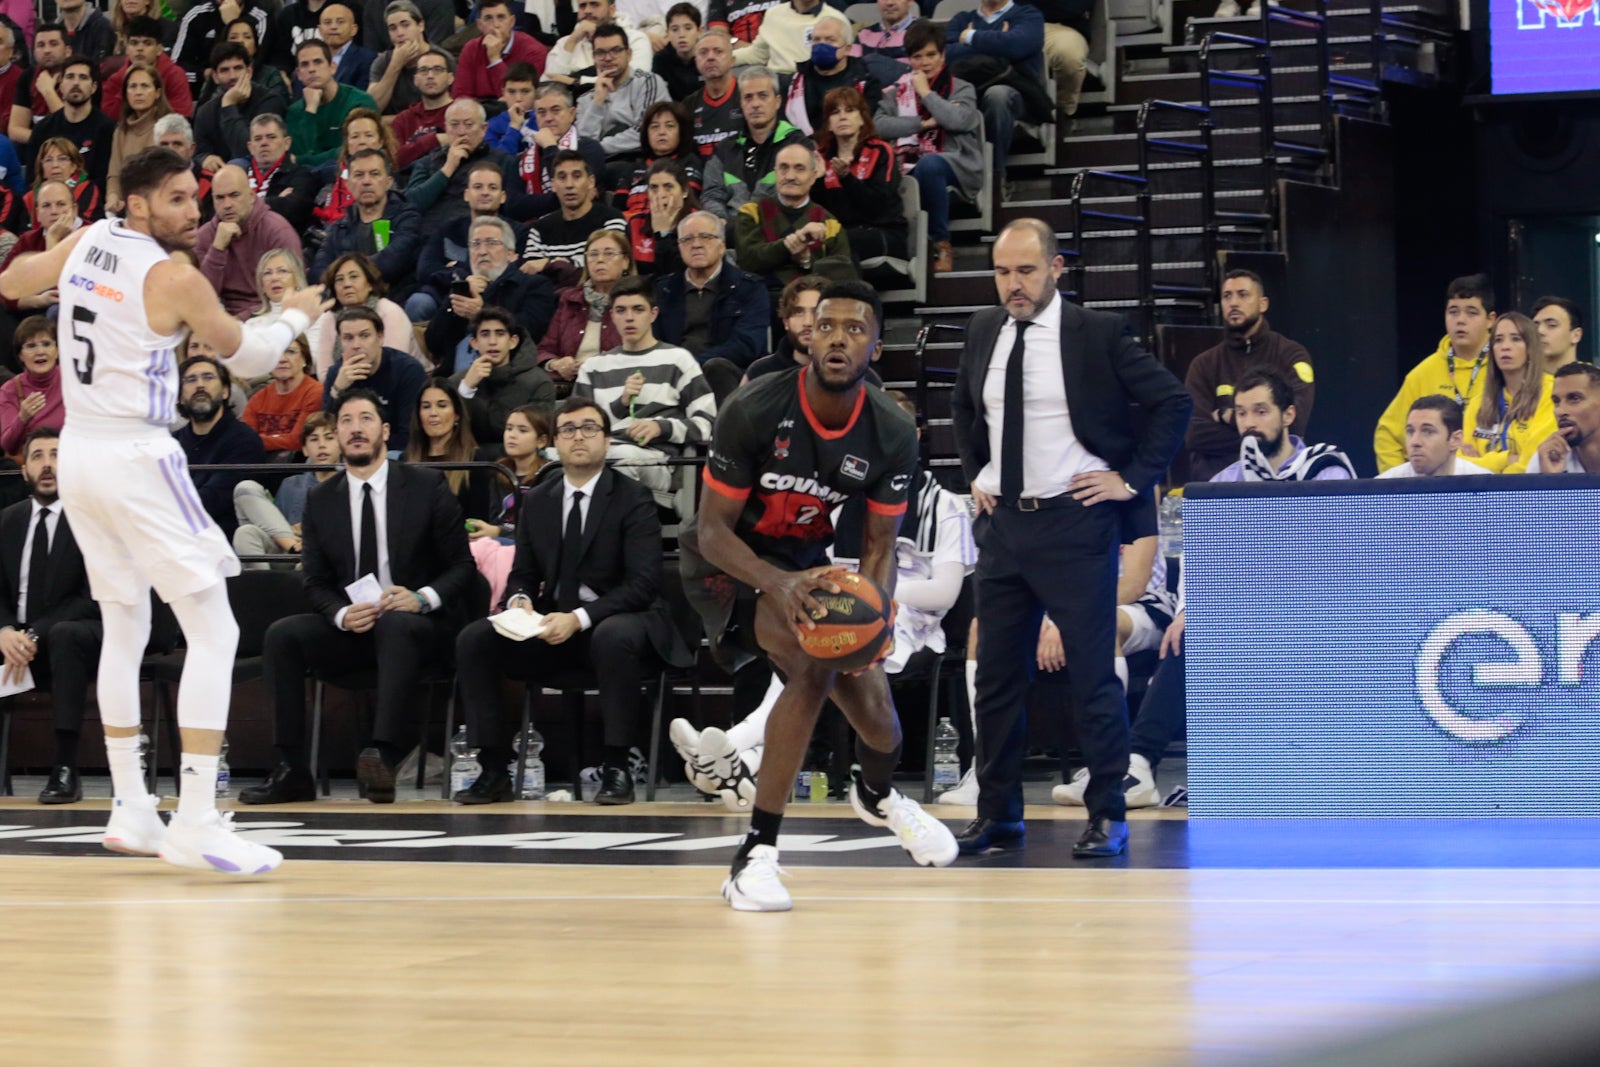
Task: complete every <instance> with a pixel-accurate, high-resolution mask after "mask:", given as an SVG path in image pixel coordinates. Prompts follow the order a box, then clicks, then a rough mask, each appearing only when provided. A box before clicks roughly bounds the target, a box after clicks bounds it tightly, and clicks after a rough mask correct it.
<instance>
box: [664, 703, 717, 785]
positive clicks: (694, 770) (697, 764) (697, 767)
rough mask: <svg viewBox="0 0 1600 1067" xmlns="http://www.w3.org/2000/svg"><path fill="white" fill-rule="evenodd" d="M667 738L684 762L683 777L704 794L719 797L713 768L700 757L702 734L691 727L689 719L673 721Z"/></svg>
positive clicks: (668, 729)
mask: <svg viewBox="0 0 1600 1067" xmlns="http://www.w3.org/2000/svg"><path fill="white" fill-rule="evenodd" d="M667 737H668V738H669V739H670V740H671V741H672V747H673V748H674V749H676V750H677V752H678V757H679V758H680V759H682V760H683V776H684V777H685V778H687V779H689V784H690V785H693V786H694V787H695V788H696V789H698V790H700V792H702V793H707V794H710V795H711V796H716V795H717V780H716V778H714V777H713V776H712V774H711V767H710V766H709V764H708V763H707V762H706V761H705V760H704V759H703V758H701V755H700V732H699V731H698V730H696V729H695V728H694V727H693V726H690V725H689V720H688V719H673V720H672V725H670V726H669V727H668V728H667Z"/></svg>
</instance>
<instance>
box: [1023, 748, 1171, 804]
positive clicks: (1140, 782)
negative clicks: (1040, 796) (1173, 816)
mask: <svg viewBox="0 0 1600 1067" xmlns="http://www.w3.org/2000/svg"><path fill="white" fill-rule="evenodd" d="M1088 788H1089V768H1087V767H1079V768H1078V769H1077V770H1076V771H1074V772H1073V773H1072V781H1070V782H1068V783H1067V784H1066V785H1058V786H1056V787H1055V788H1054V789H1052V790H1050V799H1051V800H1053V801H1055V802H1056V803H1057V804H1061V805H1063V806H1065V807H1069V808H1081V807H1083V794H1084V791H1085V790H1087V789H1088ZM1122 797H1123V801H1124V803H1126V804H1127V806H1128V807H1130V808H1153V807H1155V806H1156V805H1158V804H1160V803H1161V793H1160V791H1159V790H1157V789H1156V773H1155V771H1154V770H1153V769H1152V768H1151V766H1150V761H1149V760H1147V759H1145V758H1144V757H1143V756H1141V755H1139V754H1138V753H1137V752H1135V753H1133V754H1131V755H1130V756H1129V757H1128V773H1127V775H1126V777H1124V778H1123V779H1122Z"/></svg>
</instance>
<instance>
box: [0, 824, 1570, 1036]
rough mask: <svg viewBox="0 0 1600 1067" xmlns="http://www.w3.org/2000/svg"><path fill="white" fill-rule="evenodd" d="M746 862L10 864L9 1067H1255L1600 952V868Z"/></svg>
mask: <svg viewBox="0 0 1600 1067" xmlns="http://www.w3.org/2000/svg"><path fill="white" fill-rule="evenodd" d="M405 807H409V806H408V805H397V808H405ZM642 807H645V806H643V805H636V806H635V808H636V809H639V808H642ZM674 807H682V806H674ZM365 810H370V809H365ZM10 814H13V812H0V818H3V817H4V816H5V815H10ZM633 814H639V812H638V810H635V811H634V812H633ZM835 814H837V813H835ZM1031 814H1032V813H1030V815H1031ZM1046 814H1054V813H1045V812H1041V813H1040V816H1041V817H1043V816H1044V815H1046ZM1157 817H1166V818H1171V817H1172V813H1170V812H1168V813H1158V815H1157ZM596 818H597V819H602V818H603V816H600V815H597V816H596ZM1139 829H1140V828H1139V827H1138V826H1135V827H1134V832H1135V834H1137V833H1138V832H1139ZM724 861H725V857H723V856H722V855H721V854H718V855H716V856H714V857H708V864H709V865H707V866H683V865H675V866H653V865H652V866H626V867H624V866H600V865H574V864H562V865H527V864H508V863H465V864H464V863H439V862H430V863H422V862H415V863H407V862H374V861H368V862H339V861H329V860H309V859H292V860H291V861H290V862H288V863H286V864H285V865H284V867H283V868H282V869H280V870H279V871H278V872H277V873H276V874H275V875H273V876H271V877H269V878H264V879H259V880H227V879H223V878H219V877H209V876H205V875H200V874H192V873H189V872H183V871H178V870H174V869H172V868H169V867H167V866H166V865H164V864H162V863H160V862H159V861H157V860H133V859H127V858H122V857H112V856H109V855H108V856H106V857H103V858H102V857H98V856H92V857H65V856H63V857H41V856H32V855H29V856H19V855H12V856H4V857H0V937H3V943H4V945H5V958H6V965H7V979H8V981H7V982H6V983H5V991H4V993H3V994H0V1054H3V1059H0V1062H3V1063H4V1064H7V1065H16V1067H32V1065H57V1064H91V1063H92V1064H112V1065H129V1067H143V1065H147V1064H148V1065H151V1067H154V1065H158V1064H159V1065H161V1067H171V1065H173V1064H179V1065H183V1064H206V1065H221V1064H238V1065H256V1064H262V1065H265V1064H273V1065H277V1064H295V1065H321V1064H374V1065H376V1064H386V1065H393V1064H439V1065H448V1067H456V1065H465V1064H493V1065H496V1067H501V1065H505V1064H509V1063H517V1064H542V1063H560V1064H567V1063H572V1064H583V1065H601V1064H604V1065H611V1064H618V1065H623V1064H626V1065H633V1064H641V1065H642V1064H696V1065H704V1064H712V1063H730V1064H739V1065H745V1064H750V1065H766V1064H805V1065H824V1064H856V1063H863V1064H865V1063H878V1064H883V1063H906V1064H912V1063H915V1064H1024V1063H1026V1064H1032V1063H1040V1064H1078V1063H1082V1064H1096V1065H1116V1064H1136V1065H1137V1064H1167V1063H1171V1064H1178V1063H1203V1064H1236V1063H1248V1062H1251V1061H1253V1060H1259V1059H1262V1058H1265V1056H1266V1055H1267V1054H1268V1053H1277V1052H1281V1051H1282V1050H1285V1049H1292V1048H1305V1047H1315V1046H1318V1045H1322V1044H1327V1043H1330V1042H1335V1041H1338V1040H1340V1039H1342V1038H1346V1037H1350V1036H1354V1035H1356V1034H1358V1033H1364V1032H1367V1031H1369V1030H1371V1029H1373V1028H1376V1027H1383V1026H1388V1025H1394V1024H1397V1023H1400V1022H1404V1021H1410V1020H1411V1019H1414V1018H1416V1017H1417V1016H1419V1015H1420V1014H1422V1013H1426V1012H1431V1011H1434V1010H1439V1009H1456V1008H1460V1007H1463V1006H1467V1005H1470V1004H1472V1003H1474V1002H1483V1001H1490V1000H1498V999H1502V998H1505V997H1509V996H1511V995H1513V994H1515V993H1518V992H1521V991H1523V990H1526V989H1529V988H1534V987H1537V986H1539V985H1541V984H1545V983H1556V982H1562V981H1567V980H1571V979H1575V978H1577V977H1579V976H1582V975H1585V974H1587V973H1590V972H1591V971H1592V969H1593V968H1594V966H1595V964H1596V962H1597V961H1600V908H1597V906H1596V905H1597V902H1600V871H1596V870H1585V869H1575V870H1541V869H1524V870H1382V869H1360V870H1316V869H1298V870H1281V869H1277V870H1275V869H1255V870H1217V869H1207V870H1183V869H1166V870H1156V869H1123V870H1107V869H1089V868H1083V867H1065V868H1064V869H1059V870H996V869H976V868H973V867H970V866H964V865H963V864H961V863H958V864H957V865H956V866H955V867H953V868H950V869H947V870H938V871H930V870H921V869H917V868H914V867H911V866H909V865H907V866H904V867H891V868H888V869H866V868H854V867H817V866H807V865H806V862H805V858H804V857H803V856H796V857H794V861H793V862H792V864H790V863H788V861H786V864H787V865H789V867H790V870H791V871H792V873H793V878H792V879H791V880H790V883H789V884H790V888H791V890H792V891H793V893H794V896H795V901H796V906H795V910H794V911H793V912H790V913H788V914H782V915H744V914H736V913H734V912H732V911H730V910H729V909H728V908H727V907H726V906H725V905H724V904H723V903H722V902H721V900H720V899H719V898H718V897H717V887H718V885H719V883H720V880H721V877H722V864H723V863H724Z"/></svg>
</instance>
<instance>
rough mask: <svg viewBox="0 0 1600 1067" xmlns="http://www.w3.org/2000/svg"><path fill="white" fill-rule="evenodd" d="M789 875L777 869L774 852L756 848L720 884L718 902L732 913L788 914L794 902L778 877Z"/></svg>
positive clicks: (765, 846) (768, 846)
mask: <svg viewBox="0 0 1600 1067" xmlns="http://www.w3.org/2000/svg"><path fill="white" fill-rule="evenodd" d="M788 873H789V872H788V871H786V870H784V869H783V868H782V867H780V866H778V850H777V849H775V848H773V847H772V846H771V845H757V846H756V847H755V848H752V849H751V850H750V854H749V855H748V856H746V857H745V858H744V863H743V865H742V866H738V867H736V868H735V869H734V871H733V873H732V874H730V875H728V878H727V880H726V881H724V882H723V883H722V899H723V900H726V901H727V902H728V903H729V904H731V905H733V910H734V911H788V910H789V909H790V908H792V907H794V900H793V899H792V898H790V896H789V891H788V890H787V889H785V888H784V886H783V881H782V878H783V877H784V876H785V875H787V874H788Z"/></svg>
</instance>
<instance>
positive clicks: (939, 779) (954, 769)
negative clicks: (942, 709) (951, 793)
mask: <svg viewBox="0 0 1600 1067" xmlns="http://www.w3.org/2000/svg"><path fill="white" fill-rule="evenodd" d="M960 746H961V735H960V734H958V733H956V728H955V727H954V726H951V725H950V718H949V716H940V718H939V726H938V728H937V729H935V730H934V731H933V791H934V792H935V793H943V792H944V791H945V790H946V789H954V788H955V787H956V786H957V785H958V784H959V783H960V781H961V755H960V752H959V751H958V750H959V748H960Z"/></svg>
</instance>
